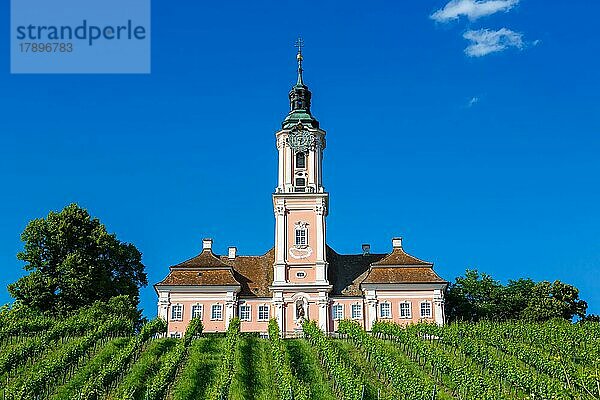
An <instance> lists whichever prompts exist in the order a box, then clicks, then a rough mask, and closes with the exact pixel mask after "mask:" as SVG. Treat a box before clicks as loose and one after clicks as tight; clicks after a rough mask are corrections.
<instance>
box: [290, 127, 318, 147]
mask: <svg viewBox="0 0 600 400" xmlns="http://www.w3.org/2000/svg"><path fill="white" fill-rule="evenodd" d="M314 142H315V136H314V135H313V134H312V133H310V132H308V131H307V130H306V129H304V126H303V125H302V123H299V124H298V125H296V126H295V127H293V128H292V131H291V132H290V134H289V135H288V138H287V143H288V145H289V146H290V148H291V149H292V150H294V151H296V152H299V151H307V150H309V149H310V148H311V147H312V145H313V143H314Z"/></svg>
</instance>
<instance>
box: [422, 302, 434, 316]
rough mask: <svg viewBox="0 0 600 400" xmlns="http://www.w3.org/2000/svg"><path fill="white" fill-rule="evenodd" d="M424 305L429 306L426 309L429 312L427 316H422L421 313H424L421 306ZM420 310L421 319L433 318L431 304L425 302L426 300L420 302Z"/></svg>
mask: <svg viewBox="0 0 600 400" xmlns="http://www.w3.org/2000/svg"><path fill="white" fill-rule="evenodd" d="M426 304H427V305H428V306H429V307H427V308H426V309H427V310H428V311H429V313H428V314H427V315H426V314H423V311H424V309H423V306H424V305H426ZM420 310H421V318H432V317H433V307H432V304H431V302H430V301H427V300H425V301H422V302H421V306H420Z"/></svg>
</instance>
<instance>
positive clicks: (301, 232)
mask: <svg viewBox="0 0 600 400" xmlns="http://www.w3.org/2000/svg"><path fill="white" fill-rule="evenodd" d="M295 245H296V247H298V248H303V247H306V246H308V229H306V228H296V243H295Z"/></svg>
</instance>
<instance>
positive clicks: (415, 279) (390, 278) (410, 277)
mask: <svg viewBox="0 0 600 400" xmlns="http://www.w3.org/2000/svg"><path fill="white" fill-rule="evenodd" d="M364 283H387V284H390V283H446V281H445V280H443V279H442V278H440V277H439V275H438V274H436V273H435V271H434V270H433V268H430V267H376V266H372V267H371V268H370V270H369V272H368V273H367V275H366V277H365V279H364V280H363V281H362V282H361V284H364Z"/></svg>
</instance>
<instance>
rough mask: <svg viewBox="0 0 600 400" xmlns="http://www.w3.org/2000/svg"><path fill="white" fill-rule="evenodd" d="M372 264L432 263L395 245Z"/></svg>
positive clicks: (430, 264)
mask: <svg viewBox="0 0 600 400" xmlns="http://www.w3.org/2000/svg"><path fill="white" fill-rule="evenodd" d="M373 265H429V266H433V264H432V263H430V262H427V261H423V260H420V259H418V258H417V257H413V256H411V255H410V254H408V253H406V252H405V251H404V249H403V248H402V247H395V248H394V250H392V252H391V253H390V254H388V255H387V256H385V257H384V258H383V259H381V260H379V261H377V262H375V263H373Z"/></svg>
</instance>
